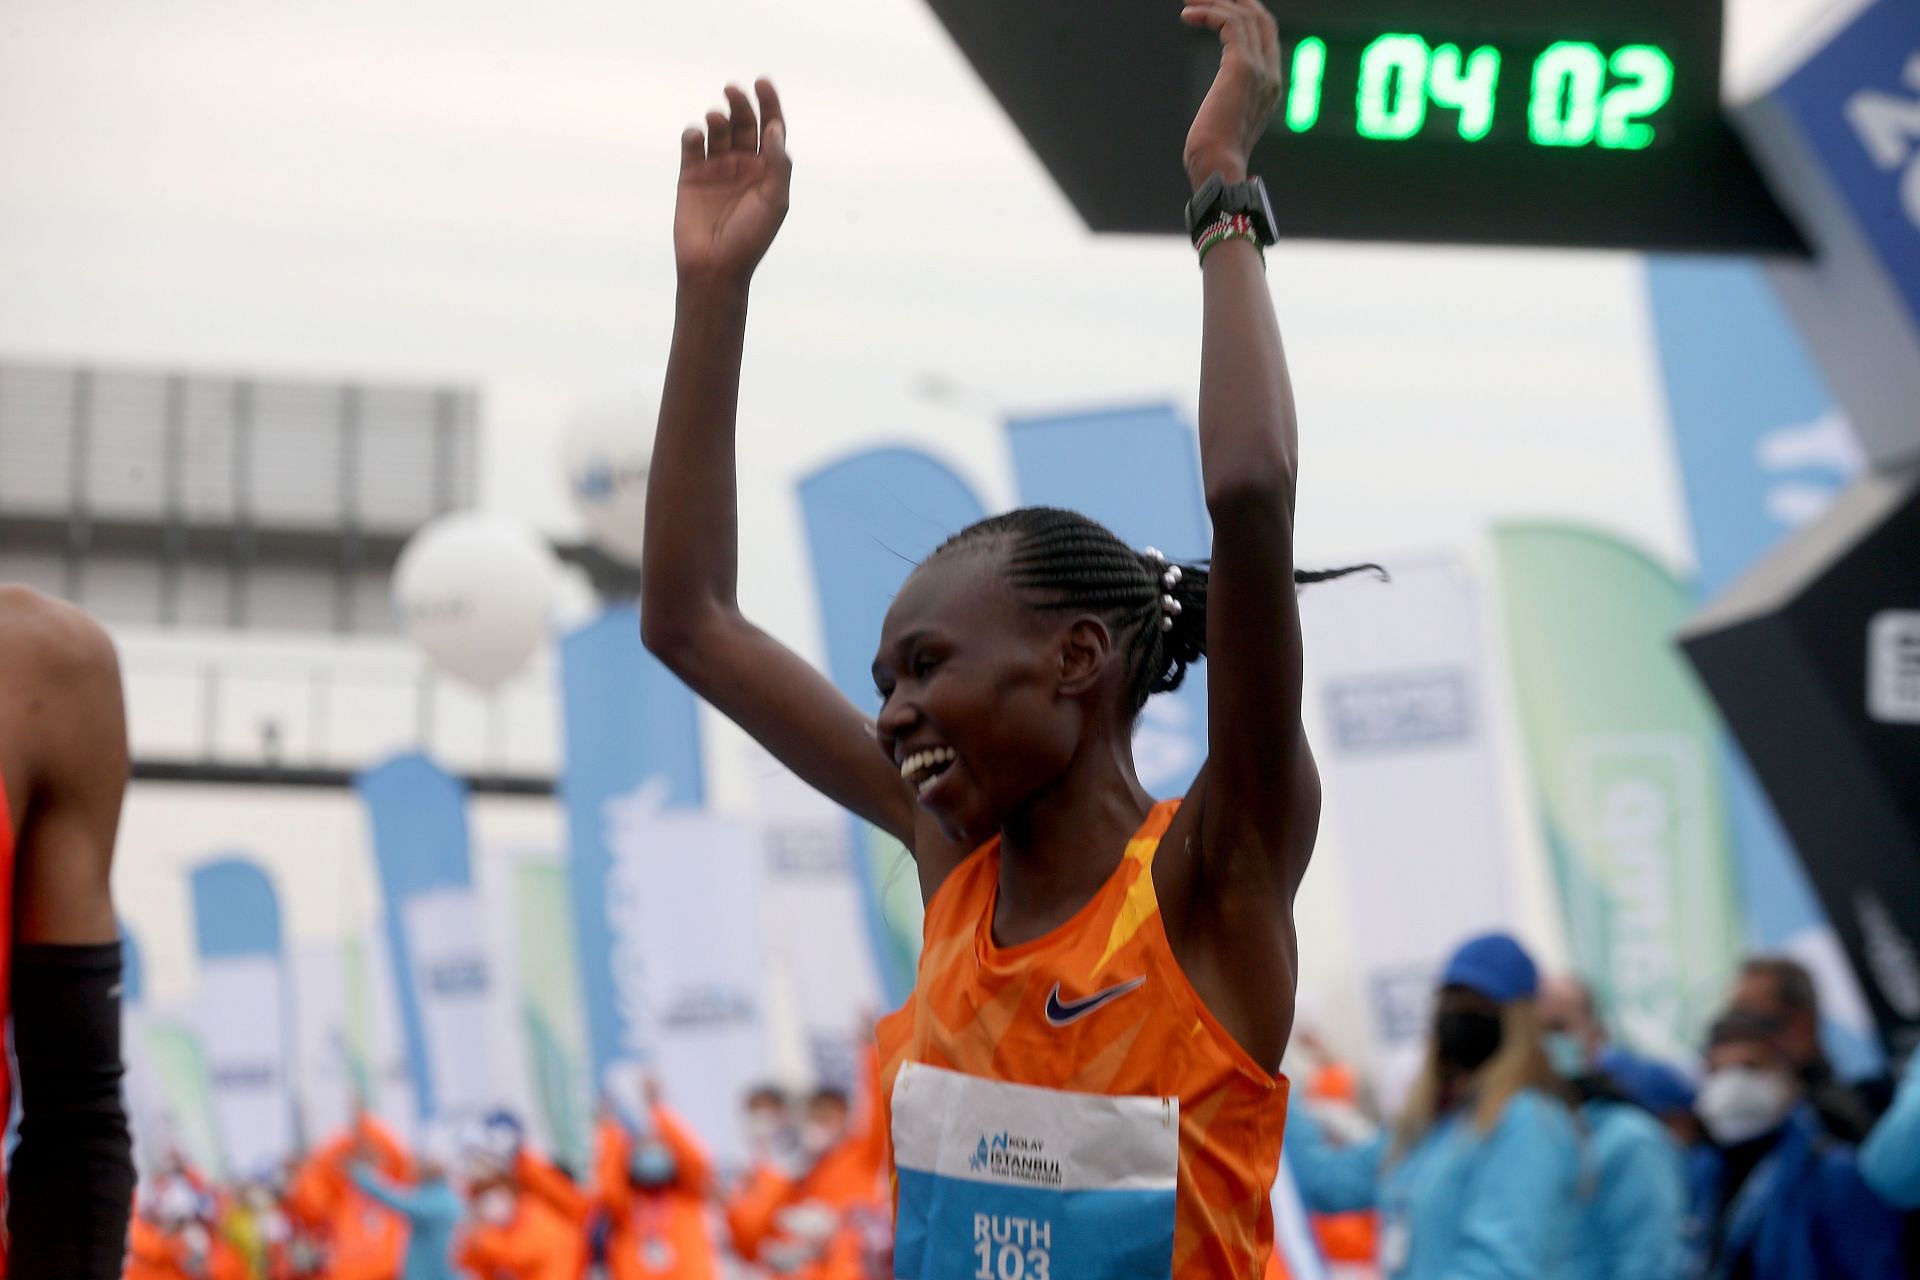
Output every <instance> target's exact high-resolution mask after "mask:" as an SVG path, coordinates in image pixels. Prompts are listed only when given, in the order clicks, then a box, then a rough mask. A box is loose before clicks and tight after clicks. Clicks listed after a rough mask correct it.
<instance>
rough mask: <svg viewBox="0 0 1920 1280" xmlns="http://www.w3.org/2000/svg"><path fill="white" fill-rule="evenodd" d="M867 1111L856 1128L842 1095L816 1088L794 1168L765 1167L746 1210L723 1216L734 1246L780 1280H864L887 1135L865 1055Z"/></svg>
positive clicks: (881, 1198) (873, 1063)
mask: <svg viewBox="0 0 1920 1280" xmlns="http://www.w3.org/2000/svg"><path fill="white" fill-rule="evenodd" d="M864 1097H865V1106H864V1107H863V1116H862V1119H861V1121H860V1123H859V1124H858V1125H856V1124H854V1123H853V1121H852V1106H851V1104H850V1102H849V1100H848V1097H847V1094H846V1092H845V1091H844V1090H841V1089H838V1088H834V1087H832V1086H823V1087H821V1088H818V1089H815V1090H814V1091H813V1093H812V1095H811V1096H809V1097H808V1099H807V1104H806V1111H805V1115H804V1119H803V1120H802V1123H801V1125H800V1134H799V1153H798V1159H799V1169H798V1170H797V1171H796V1172H795V1173H792V1174H782V1173H781V1172H780V1171H779V1170H777V1169H772V1168H769V1169H767V1170H766V1171H765V1172H764V1174H763V1179H764V1180H763V1182H762V1185H761V1186H760V1188H759V1194H758V1196H757V1197H756V1199H755V1200H754V1201H753V1203H751V1204H745V1203H742V1202H741V1201H738V1200H736V1202H735V1205H734V1206H733V1207H734V1210H735V1211H734V1212H731V1213H729V1215H728V1226H729V1228H730V1229H731V1231H732V1234H733V1241H734V1248H735V1250H736V1251H738V1252H739V1254H740V1255H741V1256H742V1257H743V1258H745V1259H747V1260H748V1261H750V1262H755V1263H758V1264H759V1265H760V1266H762V1267H765V1268H766V1269H767V1270H769V1271H771V1272H772V1273H773V1274H774V1275H776V1276H779V1277H782V1278H783V1280H862V1277H864V1275H865V1274H866V1261H865V1260H866V1259H867V1257H868V1256H869V1255H871V1254H872V1253H874V1252H875V1249H874V1248H873V1244H872V1241H871V1239H870V1236H871V1234H872V1228H873V1226H874V1222H875V1220H876V1219H878V1220H881V1221H884V1219H885V1218H886V1216H887V1215H886V1192H885V1188H884V1186H883V1181H884V1177H885V1171H886V1168H887V1129H886V1123H885V1121H884V1120H883V1119H882V1118H881V1111H880V1064H879V1058H878V1054H877V1052H876V1051H875V1050H874V1049H873V1048H872V1047H871V1043H869V1048H868V1050H867V1053H866V1087H865V1090H864Z"/></svg>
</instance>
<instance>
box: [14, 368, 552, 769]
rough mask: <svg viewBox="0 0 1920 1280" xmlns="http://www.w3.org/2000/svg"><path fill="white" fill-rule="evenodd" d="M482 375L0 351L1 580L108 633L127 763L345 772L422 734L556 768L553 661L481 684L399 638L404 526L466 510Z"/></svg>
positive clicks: (513, 763)
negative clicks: (474, 382) (115, 651)
mask: <svg viewBox="0 0 1920 1280" xmlns="http://www.w3.org/2000/svg"><path fill="white" fill-rule="evenodd" d="M479 417H480V396H479V393H478V392H477V390H475V389H474V388H472V387H462V386H444V385H429V384H420V385H409V384H394V383H381V384H373V383H360V382H323V381H317V380H300V379H286V378H269V377H255V376H249V375H234V374H209V373H185V372H167V371H157V370H148V369H133V368H112V367H90V366H77V365H55V364H45V363H27V362H18V361H0V581H11V582H24V583H27V584H29V585H31V586H33V587H36V588H38V589H40V590H42V591H45V592H47V593H49V594H51V595H55V596H59V597H62V598H64V599H67V600H71V601H73V602H75V603H77V604H79V605H81V606H82V607H83V608H85V609H87V610H88V611H89V612H90V613H92V614H94V615H95V616H96V617H98V618H100V619H101V620H102V621H104V622H106V623H107V624H108V625H109V627H110V628H111V629H112V630H113V632H114V634H115V638H116V640H117V641H118V642H119V644H120V649H121V655H122V661H123V664H124V667H125V674H126V683H127V694H128V702H129V716H130V720H131V723H132V733H133V745H134V755H135V760H136V777H139V778H144V779H157V780H186V779H193V780H199V781H236V782H258V783H265V784H274V783H306V784H309V785H312V784H322V785H339V784H340V783H341V782H343V781H344V780H345V778H346V776H347V775H349V774H350V773H351V772H352V771H354V770H357V769H359V768H362V767H364V766H365V765H366V764H368V763H370V762H371V761H373V760H375V759H377V758H378V757H379V756H381V755H384V754H386V753H388V752H391V751H394V750H400V749H407V748H412V747H422V746H424V747H426V748H428V749H429V750H431V751H432V752H433V753H434V754H435V755H436V756H438V757H439V758H441V759H442V760H444V761H445V762H446V763H447V764H448V765H449V766H450V767H453V768H457V769H461V770H463V771H466V772H468V773H470V774H475V775H480V776H482V777H484V778H486V779H488V780H490V781H491V782H494V783H500V782H501V781H502V780H503V779H510V780H511V781H507V782H506V783H505V785H507V786H508V787H509V788H511V789H519V788H524V787H532V788H534V789H540V788H543V787H544V786H545V785H547V780H548V779H550V778H551V777H552V775H553V773H554V758H555V734H554V730H553V705H552V704H553V694H552V691H551V688H550V685H551V679H550V666H549V665H548V664H546V663H544V662H542V663H538V664H536V665H535V667H534V668H532V669H530V670H529V672H528V673H526V674H525V675H524V676H523V677H522V678H521V679H519V680H517V681H515V682H512V683H510V684H509V685H508V686H507V687H506V688H504V689H502V690H501V691H499V692H498V693H496V694H495V695H493V696H492V697H490V698H485V699H483V698H481V697H479V696H477V695H475V694H473V693H471V692H469V691H467V690H465V689H464V688H461V687H459V686H457V685H455V684H452V683H451V682H448V681H446V680H443V679H440V678H438V677H436V676H434V675H433V674H432V673H431V672H430V671H429V670H428V669H427V668H426V667H425V666H424V665H423V663H422V662H421V661H420V659H419V657H418V655H417V654H416V652H415V651H414V650H413V649H412V648H411V646H409V645H408V644H407V643H406V642H405V641H404V640H403V639H402V638H401V637H400V636H398V634H397V633H396V630H395V623H394V614H393V609H392V606H391V603H390V598H389V579H390V576H391V574H392V570H393V565H394V562H395V560H396V559H397V558H398V556H399V554H400V551H401V548H402V547H403V546H404V545H405V543H406V540H407V539H408V537H409V536H411V535H412V533H413V531H414V530H415V529H417V528H418V527H419V526H420V525H421V524H423V523H425V522H426V521H428V520H430V519H432V518H433V517H435V516H437V515H441V514H443V513H446V512H449V511H455V510H460V509H463V508H467V507H470V506H472V505H473V503H474V499H475V491H476V483H477V473H478V451H479Z"/></svg>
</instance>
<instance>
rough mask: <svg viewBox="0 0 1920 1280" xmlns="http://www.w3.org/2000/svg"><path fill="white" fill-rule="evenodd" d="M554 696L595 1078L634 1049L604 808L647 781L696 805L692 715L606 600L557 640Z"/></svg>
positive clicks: (699, 793)
mask: <svg viewBox="0 0 1920 1280" xmlns="http://www.w3.org/2000/svg"><path fill="white" fill-rule="evenodd" d="M560 697H561V705H562V706H563V707H564V709H565V715H566V720H565V725H566V770H565V773H564V775H563V776H562V778H561V780H560V791H561V795H562V797H563V798H564V800H565V801H566V808H567V840H568V849H569V858H568V862H567V873H568V885H569V891H570V894H569V896H570V900H571V903H572V908H573V925H574V945H575V946H576V948H578V953H579V960H580V983H581V989H582V995H583V997H584V1003H585V1008H586V1019H587V1040H588V1044H589V1046H590V1049H591V1055H592V1061H593V1079H594V1080H595V1081H596V1082H600V1083H604V1081H605V1079H606V1072H607V1068H608V1067H609V1066H611V1065H612V1064H614V1063H616V1062H630V1061H637V1060H639V1059H640V1058H642V1057H643V1056H644V1055H645V1053H646V1045H645V1044H644V1043H643V1036H644V1028H643V1026H642V1024H641V1022H640V1010H639V1007H638V1005H637V1003H636V1001H637V993H638V990H639V988H638V980H639V975H638V973H637V972H635V971H634V965H633V963H632V961H631V957H630V956H629V957H627V958H626V959H620V958H619V957H618V956H617V952H619V950H620V948H619V947H618V945H617V944H618V941H619V932H620V930H619V928H618V924H617V922H616V921H615V920H614V919H613V918H612V915H611V913H612V912H614V911H615V910H617V909H618V908H619V904H618V903H617V902H615V901H613V900H611V899H610V896H609V893H608V883H609V882H608V877H609V873H610V872H611V870H612V867H613V853H612V848H611V845H610V843H609V830H608V828H609V824H608V813H609V810H608V805H609V803H610V802H613V801H617V800H620V799H622V798H624V797H627V796H630V795H632V794H633V793H634V792H636V791H638V790H640V789H641V788H642V787H643V786H647V785H651V786H655V787H657V788H659V789H660V791H661V795H660V797H659V800H660V803H661V805H662V806H663V807H665V808H699V807H700V806H701V805H702V804H703V803H704V802H705V798H706V791H705V784H704V778H703V774H702V771H701V762H700V725H699V712H698V708H697V705H696V703H695V701H694V696H693V694H692V692H691V691H689V690H688V689H687V687H686V686H685V685H683V684H681V683H680V681H679V679H678V678H677V677H675V676H674V674H673V673H672V672H671V671H668V670H667V669H666V667H664V666H662V665H661V663H660V660H659V659H658V658H655V657H654V656H653V655H652V654H651V653H648V652H647V650H646V648H645V646H643V645H642V644H641V643H640V614H639V611H638V610H637V609H634V608H633V607H632V606H630V605H616V606H614V607H612V608H610V609H608V610H607V611H606V612H605V613H603V614H601V615H600V617H599V618H597V619H595V620H594V621H592V622H590V623H588V624H587V625H585V626H583V627H581V628H580V629H579V630H577V631H574V632H572V633H571V634H569V635H567V636H566V637H564V638H563V639H562V640H561V642H560Z"/></svg>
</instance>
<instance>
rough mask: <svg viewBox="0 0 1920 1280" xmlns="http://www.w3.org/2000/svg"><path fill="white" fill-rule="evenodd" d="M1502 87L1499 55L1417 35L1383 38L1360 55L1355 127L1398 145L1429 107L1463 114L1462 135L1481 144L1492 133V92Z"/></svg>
mask: <svg viewBox="0 0 1920 1280" xmlns="http://www.w3.org/2000/svg"><path fill="white" fill-rule="evenodd" d="M1499 87H1500V51H1499V50H1498V49H1494V48H1491V47H1482V48H1479V49H1475V50H1474V51H1473V53H1472V54H1471V55H1468V56H1465V57H1463V56H1462V55H1461V52H1460V46H1458V45H1452V44H1443V45H1441V46H1440V47H1439V48H1437V49H1432V48H1429V47H1428V46H1427V42H1426V41H1425V40H1424V39H1423V38H1421V37H1420V36H1415V35H1399V34H1395V35H1385V36H1381V37H1380V38H1379V39H1378V40H1375V41H1374V42H1373V43H1372V44H1370V45H1368V46H1367V51H1366V52H1365V53H1363V54H1361V55H1360V89H1359V93H1358V94H1357V95H1356V96H1355V99H1354V111H1355V114H1354V128H1355V129H1356V130H1357V131H1358V132H1359V134H1360V136H1361V137H1363V138H1372V139H1374V140H1375V141H1377V142H1400V141H1404V140H1405V139H1407V138H1411V137H1412V136H1413V135H1414V134H1416V133H1419V132H1420V130H1421V129H1422V128H1424V127H1425V125H1426V123H1427V105H1428V103H1433V104H1434V105H1437V106H1441V107H1446V108H1450V109H1451V110H1453V111H1457V112H1458V113H1459V129H1460V136H1461V137H1462V138H1465V139H1466V140H1467V141H1468V142H1478V141H1480V139H1482V138H1484V137H1486V136H1487V134H1488V133H1489V132H1491V131H1492V129H1493V108H1494V94H1495V92H1496V91H1497V90H1498V89H1499Z"/></svg>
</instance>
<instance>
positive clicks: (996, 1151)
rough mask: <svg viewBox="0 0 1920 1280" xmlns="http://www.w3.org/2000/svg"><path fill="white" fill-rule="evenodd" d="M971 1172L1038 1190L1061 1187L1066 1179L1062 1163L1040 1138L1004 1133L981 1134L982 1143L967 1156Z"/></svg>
mask: <svg viewBox="0 0 1920 1280" xmlns="http://www.w3.org/2000/svg"><path fill="white" fill-rule="evenodd" d="M967 1172H969V1173H984V1174H987V1175H988V1176H989V1177H994V1178H1007V1179H1010V1180H1012V1181H1014V1182H1027V1183H1031V1184H1033V1185H1034V1186H1037V1187H1057V1186H1059V1185H1061V1183H1062V1182H1064V1181H1065V1179H1064V1178H1063V1177H1062V1175H1061V1173H1060V1162H1059V1161H1058V1160H1055V1159H1052V1158H1050V1157H1049V1156H1048V1155H1047V1152H1046V1144H1045V1143H1044V1142H1042V1141H1040V1139H1038V1138H1023V1137H1020V1136H1019V1135H1017V1134H1012V1133H1007V1132H1004V1131H1003V1132H1000V1133H996V1134H993V1135H991V1136H989V1135H987V1134H984V1133H983V1134H981V1135H980V1143H979V1145H978V1146H976V1147H975V1148H974V1149H973V1154H972V1155H970V1156H968V1157H967Z"/></svg>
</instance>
